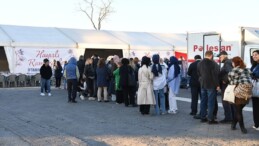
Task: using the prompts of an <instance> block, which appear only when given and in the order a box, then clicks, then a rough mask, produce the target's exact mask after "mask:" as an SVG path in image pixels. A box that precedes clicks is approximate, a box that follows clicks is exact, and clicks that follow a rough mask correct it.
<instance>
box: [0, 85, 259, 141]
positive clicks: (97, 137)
mask: <svg viewBox="0 0 259 146" xmlns="http://www.w3.org/2000/svg"><path fill="white" fill-rule="evenodd" d="M189 95H190V93H189V91H188V90H186V89H183V90H181V93H180V95H179V96H180V97H184V98H189ZM0 99H1V100H0V145H1V146H2V145H3V146H15V145H19V146H27V145H35V146H50V145H55V146H70V145H72V146H74V145H75V146H78V145H80V146H84V145H87V146H88V145H89V146H92V145H94V146H95V145H96V146H110V145H112V146H146V145H150V146H171V145H172V146H174V145H186V146H188V145H214V146H215V145H231V146H232V145H240V146H250V145H251V146H252V145H254V146H257V145H258V146H259V132H258V131H255V130H253V129H252V128H251V127H252V112H251V111H245V112H244V117H245V123H246V127H247V129H248V134H246V135H244V134H241V131H240V128H239V127H238V129H237V130H236V131H232V130H230V125H229V124H218V125H208V124H207V123H200V121H199V120H195V119H193V118H192V117H191V116H190V115H189V112H190V103H189V102H183V101H178V108H179V113H178V114H176V115H163V116H155V115H153V114H152V115H148V116H142V115H141V114H140V113H139V112H138V108H133V107H127V108H126V107H124V106H123V105H117V104H115V103H113V102H109V103H98V102H96V101H81V100H79V99H77V101H79V102H78V103H77V104H71V103H67V102H66V101H67V96H66V91H65V90H58V89H53V96H51V97H47V96H46V97H41V96H39V89H38V88H16V89H0ZM248 106H251V105H248ZM151 111H152V113H154V109H153V108H152V110H151ZM222 115H223V111H222V108H219V114H218V119H219V120H220V119H222V118H223V116H222Z"/></svg>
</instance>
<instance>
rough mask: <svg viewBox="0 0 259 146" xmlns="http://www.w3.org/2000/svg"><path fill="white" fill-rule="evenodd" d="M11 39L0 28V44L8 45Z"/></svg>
mask: <svg viewBox="0 0 259 146" xmlns="http://www.w3.org/2000/svg"><path fill="white" fill-rule="evenodd" d="M11 42H12V40H11V39H10V38H9V37H8V36H7V35H6V33H5V32H4V31H3V30H2V29H1V28H0V46H10V45H11Z"/></svg>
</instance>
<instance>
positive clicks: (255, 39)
mask: <svg viewBox="0 0 259 146" xmlns="http://www.w3.org/2000/svg"><path fill="white" fill-rule="evenodd" d="M244 29H245V30H246V31H245V42H246V44H249V45H258V44H259V28H252V27H245V28H244Z"/></svg>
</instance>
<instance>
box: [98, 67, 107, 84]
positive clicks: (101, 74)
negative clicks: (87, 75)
mask: <svg viewBox="0 0 259 146" xmlns="http://www.w3.org/2000/svg"><path fill="white" fill-rule="evenodd" d="M96 74H97V87H108V86H109V80H108V77H109V71H108V68H107V67H106V66H103V67H101V68H97V69H96Z"/></svg>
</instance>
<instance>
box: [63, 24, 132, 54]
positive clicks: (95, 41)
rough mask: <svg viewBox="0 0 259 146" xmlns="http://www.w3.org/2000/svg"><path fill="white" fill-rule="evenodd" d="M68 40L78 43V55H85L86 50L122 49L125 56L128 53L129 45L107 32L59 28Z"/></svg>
mask: <svg viewBox="0 0 259 146" xmlns="http://www.w3.org/2000/svg"><path fill="white" fill-rule="evenodd" d="M58 30H59V31H60V32H61V33H63V34H64V35H65V36H67V37H68V38H70V39H72V40H73V41H75V42H77V45H78V48H79V50H77V53H78V55H80V54H84V51H85V49H120V50H123V53H124V56H125V55H127V52H128V49H129V47H128V44H126V43H124V42H122V41H121V40H119V39H117V38H115V37H114V36H112V35H110V34H109V33H107V32H106V31H96V30H87V29H66V28H58Z"/></svg>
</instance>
